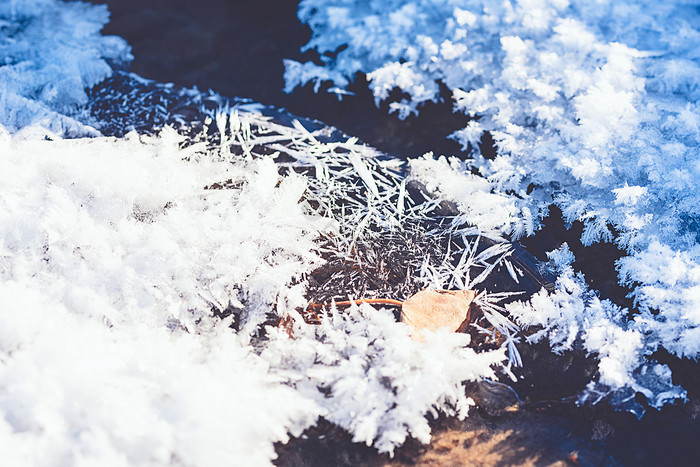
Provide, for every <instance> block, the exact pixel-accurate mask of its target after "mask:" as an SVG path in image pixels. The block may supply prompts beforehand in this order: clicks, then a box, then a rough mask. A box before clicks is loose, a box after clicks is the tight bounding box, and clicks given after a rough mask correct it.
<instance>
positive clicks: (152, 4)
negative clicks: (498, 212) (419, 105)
mask: <svg viewBox="0 0 700 467" xmlns="http://www.w3.org/2000/svg"><path fill="white" fill-rule="evenodd" d="M95 3H107V4H108V5H109V9H110V11H111V12H112V21H111V23H110V24H108V25H107V27H106V28H105V29H104V33H106V34H116V35H119V36H121V37H123V38H124V39H126V40H127V41H128V42H129V44H131V46H132V47H133V54H134V56H135V57H136V58H135V60H134V62H133V64H132V67H131V71H134V72H136V73H138V74H140V75H142V76H144V77H146V78H151V79H154V80H156V81H160V82H175V83H176V84H180V85H183V86H187V87H190V86H198V87H199V88H200V89H203V90H206V89H209V88H210V89H213V90H214V91H216V92H218V93H220V94H222V95H225V96H229V97H234V96H240V97H247V98H251V99H253V100H255V101H257V102H261V103H263V104H269V105H275V106H277V107H285V108H286V109H287V110H289V111H290V112H292V113H294V114H296V115H299V116H302V117H310V118H315V119H318V120H321V121H323V122H325V123H327V124H329V125H333V126H336V127H338V128H339V129H341V130H342V131H344V132H345V133H347V134H349V135H353V136H357V137H359V138H360V139H361V140H363V141H365V142H367V143H368V144H370V145H372V146H374V147H376V148H378V149H381V150H382V151H384V152H387V153H390V154H394V155H398V156H401V157H417V156H420V155H422V154H424V153H425V152H428V151H434V152H435V153H436V154H459V153H460V147H459V145H458V144H456V143H454V142H452V141H449V140H447V139H446V138H445V136H447V135H448V134H450V133H451V132H453V131H454V130H457V129H460V128H463V127H464V125H465V123H466V121H467V118H466V117H465V116H460V115H455V114H453V113H452V104H451V103H450V102H451V99H450V97H449V94H448V93H447V92H443V94H444V96H443V98H444V102H443V103H442V104H429V105H426V106H425V108H424V109H423V110H422V111H421V115H420V117H411V118H408V119H406V120H404V121H401V120H399V119H398V118H397V117H396V116H395V115H390V116H388V112H387V108H386V106H382V107H381V108H377V107H375V105H374V100H373V98H372V96H371V95H370V93H369V90H368V89H367V87H366V86H365V83H364V78H362V77H360V76H358V79H357V81H356V84H354V85H353V86H352V87H351V90H352V91H354V92H356V93H357V95H355V96H345V97H344V99H343V100H342V102H341V101H338V98H337V97H336V96H335V95H332V94H329V93H327V92H324V91H323V90H321V91H320V92H319V93H318V94H315V93H314V92H313V90H312V86H311V85H307V86H305V87H304V88H302V89H297V90H296V91H295V92H294V93H292V94H286V93H284V91H283V87H284V82H283V72H284V66H283V63H282V60H283V59H285V58H289V59H294V60H300V61H306V60H308V59H313V53H312V52H308V53H306V54H301V52H300V51H299V49H300V48H301V47H302V46H303V45H304V44H306V42H307V41H308V39H309V38H310V37H311V31H310V29H309V28H308V27H306V26H305V25H302V24H301V22H299V21H298V20H297V19H296V5H297V2H295V1H293V0H256V1H235V0H233V1H231V0H201V1H190V0H142V1H133V0H111V1H110V0H98V1H96V2H95ZM327 87H328V86H325V88H327ZM436 129H437V131H436Z"/></svg>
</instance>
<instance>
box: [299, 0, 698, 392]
mask: <svg viewBox="0 0 700 467" xmlns="http://www.w3.org/2000/svg"><path fill="white" fill-rule="evenodd" d="M299 18H300V19H301V20H302V21H303V22H305V23H307V24H309V25H310V26H311V28H312V38H311V40H310V41H309V43H308V44H307V45H306V47H305V49H315V50H316V51H317V52H319V54H320V60H321V62H322V63H323V68H319V67H318V66H317V65H314V67H311V65H308V64H296V63H289V64H288V66H287V72H286V75H285V78H286V79H287V83H288V84H289V85H297V84H304V83H305V82H308V81H310V80H317V79H321V80H323V79H330V80H332V81H333V83H332V84H333V85H334V86H337V87H341V88H342V87H343V86H346V83H347V82H348V81H349V80H350V79H352V77H354V76H355V73H357V72H362V73H365V74H366V76H367V79H368V86H369V88H370V90H371V91H372V92H373V93H374V96H375V98H376V99H377V101H382V100H386V99H389V96H390V94H389V91H390V90H392V89H398V90H400V91H402V97H400V98H399V100H398V101H392V102H390V103H389V107H390V111H397V112H398V114H399V117H401V118H405V117H407V116H408V115H410V114H412V113H416V112H418V111H419V109H420V106H421V105H422V104H423V103H425V102H428V101H435V100H437V99H438V98H439V88H438V87H437V85H436V83H438V82H442V83H444V84H445V85H446V86H447V87H448V89H450V90H451V92H452V97H453V103H454V108H455V111H457V112H461V113H465V114H467V115H468V116H470V117H472V118H473V120H471V121H470V122H469V123H468V124H467V126H466V127H465V128H464V129H462V130H459V131H457V132H455V133H453V134H452V135H449V137H451V138H453V139H455V140H457V141H458V142H460V143H462V145H463V147H464V149H465V150H466V151H469V152H470V154H471V155H472V157H473V160H472V161H468V162H467V163H461V162H459V161H452V162H449V161H447V160H445V159H435V158H432V157H429V158H427V159H424V160H419V161H415V162H413V163H412V168H413V170H414V174H415V176H416V177H417V178H419V179H421V180H423V181H425V182H428V183H432V184H433V186H435V187H436V188H438V192H440V193H441V194H442V196H443V197H445V198H447V199H450V200H453V201H455V202H457V203H458V205H459V206H460V207H461V209H462V211H463V215H464V219H465V220H468V221H470V222H472V223H474V224H475V225H476V226H478V227H480V228H483V229H485V230H489V229H493V228H497V229H499V230H500V231H501V232H502V233H503V234H508V235H511V236H513V237H515V238H517V237H518V236H520V235H524V234H530V233H532V231H533V230H534V229H536V228H537V227H538V226H539V219H540V218H541V217H543V216H544V215H545V214H546V213H547V209H548V206H549V205H551V204H552V203H554V204H557V205H558V206H559V207H560V208H561V209H562V211H563V213H564V217H565V220H566V221H567V222H572V221H574V220H580V221H582V222H583V223H584V226H585V227H584V231H583V235H582V241H583V243H584V244H586V245H588V244H591V243H593V242H597V241H601V240H602V241H614V242H616V243H618V244H619V245H620V246H621V247H623V248H624V249H626V250H627V251H628V253H629V256H627V257H625V258H623V259H621V260H620V263H619V272H620V281H621V282H622V283H623V284H628V285H630V286H632V287H633V288H634V298H635V304H636V306H637V307H638V308H639V311H640V314H639V315H638V316H637V317H636V318H634V320H633V321H632V322H626V321H624V320H623V321H616V320H611V321H606V323H608V324H606V325H605V326H604V327H605V328H606V329H607V330H606V331H605V332H604V333H603V334H605V333H608V334H607V335H608V336H609V337H606V338H602V337H601V338H600V339H593V338H592V337H591V339H593V340H595V342H597V344H596V345H595V346H594V347H600V346H603V347H605V348H606V349H607V350H602V347H600V348H599V349H598V350H596V351H601V352H602V353H601V354H600V355H601V357H602V358H603V359H605V358H607V357H605V355H607V354H609V355H610V356H611V358H613V359H614V358H618V359H619V360H620V361H622V360H626V359H628V358H631V357H629V355H632V354H633V355H640V356H641V355H645V354H650V353H652V352H653V351H654V350H656V349H657V348H658V347H663V348H665V349H667V350H668V351H670V352H672V353H674V354H676V355H678V356H681V357H690V358H697V357H698V356H700V333H699V331H698V329H700V328H699V327H698V321H699V320H700V317H699V316H700V315H699V314H698V313H700V307H699V306H698V297H699V295H698V284H699V282H698V280H697V277H698V271H700V246H699V245H698V242H699V241H700V233H699V232H700V227H699V226H700V211H698V206H700V198H698V196H699V195H698V193H700V186H698V183H700V171H699V170H700V164H699V163H698V148H700V124H699V123H700V112H699V110H698V109H699V108H700V107H698V104H699V102H698V99H699V98H700V92H699V91H698V90H699V89H700V73H698V71H699V70H700V67H699V66H700V56H699V55H698V52H697V51H698V46H699V45H700V11H699V10H698V8H697V5H696V3H695V2H688V1H669V2H653V1H644V0H639V1H622V2H620V1H607V0H600V1H588V0H571V1H562V0H535V1H532V0H521V1H512V2H497V1H482V0H462V1H459V0H456V1H443V0H419V1H406V0H391V1H369V2H356V1H352V0H335V1H327V0H303V1H302V2H301V3H300V6H299ZM336 52H337V53H336ZM324 54H325V55H324ZM299 70H303V71H304V73H303V74H301V73H299ZM314 70H320V71H319V72H318V73H316V74H314ZM288 87H289V86H288ZM485 131H488V132H490V133H491V135H492V136H493V137H494V139H495V141H496V145H497V147H498V156H497V157H496V158H495V159H493V160H487V159H486V158H484V157H482V155H481V154H480V145H479V143H480V140H481V137H482V134H483V133H484V132H485ZM445 136H447V135H445ZM472 169H478V171H479V172H480V173H481V174H482V175H483V176H485V177H486V179H487V180H488V183H483V182H479V181H475V179H474V177H473V176H472V175H471V170H472ZM459 177H461V183H460V182H458V181H457V180H458V178H459ZM480 185H482V186H480ZM477 190H478V191H479V192H480V193H478V194H477V192H476V191H477ZM472 199H473V200H474V201H475V202H474V203H472V202H471V200H472ZM477 200H478V201H477ZM489 200H490V202H491V203H492V204H491V206H492V207H493V211H492V213H491V214H489V212H488V211H487V210H484V211H481V210H480V209H481V208H480V207H479V206H482V204H480V203H487V204H483V205H488V202H489ZM613 231H615V232H617V234H616V235H613ZM570 279H571V278H570ZM570 279H565V278H562V280H567V281H568V280H570ZM563 290H569V292H570V294H572V297H571V298H570V299H566V302H567V303H566V304H562V308H557V310H559V311H557V313H560V312H561V313H563V314H562V315H559V317H558V318H557V319H556V320H555V321H556V322H557V323H558V324H556V325H555V326H554V328H552V329H551V330H550V331H551V332H553V333H554V334H550V337H551V338H552V343H553V344H555V345H560V344H562V343H570V342H571V339H573V338H574V337H575V335H581V336H585V335H588V334H587V333H589V332H592V331H593V328H592V326H598V325H597V324H595V323H594V322H590V321H587V320H585V319H584V318H583V315H581V313H584V314H585V313H586V312H585V311H584V309H585V307H584V308H581V307H582V306H584V305H583V303H584V302H585V301H586V300H587V299H585V295H586V294H588V292H587V291H585V290H583V289H579V288H577V287H573V288H570V287H566V286H563V289H560V292H557V293H564V292H563ZM569 292H566V293H569ZM577 294H579V296H578V298H576V295H577ZM580 294H584V295H580ZM557 297H559V298H557ZM559 299H563V298H562V297H561V296H560V295H554V296H553V297H550V298H547V300H546V301H547V303H550V302H549V301H548V300H554V301H555V302H556V301H557V300H559ZM543 300H544V297H543ZM538 306H540V307H543V308H542V309H538V308H537V306H536V307H535V309H533V310H532V312H533V313H536V314H538V316H537V317H532V318H530V320H528V319H526V320H524V321H523V323H524V324H525V323H526V322H532V323H534V322H540V320H544V321H548V320H549V319H550V318H545V316H550V315H549V313H550V312H553V309H551V308H547V307H548V306H549V305H545V303H544V302H542V303H539V305H538ZM603 309H605V307H603V308H602V309H601V312H602V310H603ZM547 310H549V311H547ZM609 311H610V310H608V311H606V313H607V312H609ZM618 314H619V313H618ZM601 316H602V315H601ZM596 322H597V321H596ZM554 329H556V331H555V330H554ZM600 332H602V331H600ZM600 332H599V333H598V334H596V335H598V336H601V335H602V334H600ZM630 332H632V333H641V334H640V335H643V336H645V337H644V339H642V340H639V339H637V338H634V339H630V340H629V341H628V344H629V346H630V348H631V347H639V349H640V352H638V353H636V354H635V353H632V354H626V355H623V353H624V352H625V351H628V350H629V348H627V347H625V346H623V347H625V348H622V347H620V348H614V347H609V346H605V345H604V344H603V343H604V342H608V341H609V340H610V339H612V337H610V336H613V335H617V334H619V333H624V335H631V334H629V333H630ZM563 336H568V337H566V338H564V337H563ZM562 339H563V340H562ZM593 340H591V341H590V342H593ZM591 345H593V344H591ZM621 345H622V344H621ZM640 346H641V347H640ZM607 361H608V360H602V361H601V365H603V364H604V362H607ZM645 361H646V360H645V359H644V358H642V357H640V358H639V359H637V364H636V365H635V364H633V363H632V362H627V363H625V364H621V366H615V365H608V364H607V363H605V365H606V368H608V369H610V371H611V373H608V372H607V371H606V372H603V376H602V377H603V379H606V381H607V384H609V385H610V386H613V387H617V386H619V385H621V384H627V383H625V381H627V382H629V381H631V378H632V373H631V372H632V371H633V370H634V368H635V367H637V366H639V365H642V366H643V365H645ZM613 367H614V368H616V369H615V370H612V368H613ZM602 368H603V367H601V369H602ZM618 370H619V372H618ZM612 373H618V374H617V376H616V377H610V378H609V379H607V377H606V376H605V375H606V374H607V375H609V374H612ZM622 373H626V374H627V376H625V377H623V376H622Z"/></svg>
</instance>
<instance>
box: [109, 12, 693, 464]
mask: <svg viewBox="0 0 700 467" xmlns="http://www.w3.org/2000/svg"><path fill="white" fill-rule="evenodd" d="M95 3H107V4H108V5H109V8H110V10H111V11H112V22H111V23H110V24H109V25H108V26H107V27H106V28H105V31H104V32H105V33H107V34H116V35H119V36H121V37H123V38H125V39H126V40H127V41H128V42H129V43H130V44H131V45H132V47H133V53H134V56H135V60H134V62H133V65H132V67H131V71H134V72H136V73H138V74H140V75H142V76H144V77H147V78H151V79H154V80H156V81H159V82H175V83H176V84H180V85H183V86H187V87H191V86H195V85H196V86H198V87H199V88H200V89H209V88H211V89H213V90H214V91H216V92H218V93H220V94H222V95H226V96H241V97H248V98H252V99H253V100H255V101H258V102H262V103H265V104H270V105H275V106H278V107H286V108H287V109H288V110H289V111H290V112H292V113H295V114H298V115H301V116H306V117H312V118H317V119H319V120H322V121H324V122H326V123H328V124H331V125H334V126H336V127H338V128H340V129H341V130H343V131H344V132H346V133H348V134H351V135H355V136H358V137H360V138H361V139H363V140H364V141H365V142H367V143H369V144H371V145H372V146H375V147H377V148H379V149H381V150H383V151H385V152H388V153H392V154H399V155H401V156H403V157H416V156H420V155H422V154H423V153H424V152H427V151H435V152H436V153H438V154H441V153H446V154H456V155H460V154H462V152H461V150H460V148H459V147H458V146H457V145H456V144H454V143H452V142H450V141H448V140H447V139H446V138H445V136H446V135H447V134H449V133H451V132H452V131H454V130H456V129H459V128H462V127H463V126H464V124H465V118H466V117H464V116H460V115H456V114H453V113H452V109H451V105H450V104H449V102H450V100H449V96H448V95H447V93H445V95H444V102H443V103H440V104H431V105H427V106H426V107H425V108H424V109H423V110H422V112H421V115H420V117H418V118H416V117H411V118H409V119H407V120H405V121H401V120H399V119H398V118H397V117H395V116H392V115H388V114H387V109H386V108H379V109H377V108H376V107H375V106H374V103H373V99H372V97H371V96H370V95H369V92H368V91H367V90H366V88H365V87H364V86H363V79H362V78H361V77H358V80H357V81H358V82H359V83H360V84H358V85H354V86H353V87H352V90H353V91H355V92H356V93H357V95H356V96H347V97H345V98H344V100H343V101H342V102H339V101H338V100H337V98H336V97H335V96H333V95H330V94H328V93H324V92H321V93H319V94H314V93H313V91H312V90H311V88H310V87H309V86H307V87H305V88H304V89H300V90H297V91H295V92H294V93H293V94H290V95H288V94H285V93H284V92H283V91H282V88H283V82H282V74H283V65H282V59H284V58H291V59H297V60H307V59H310V58H313V57H312V56H311V55H310V54H307V55H305V56H304V55H302V54H301V53H300V52H299V48H300V47H301V46H302V45H304V44H305V43H306V42H307V40H308V38H309V36H310V31H309V30H308V29H307V28H306V27H305V26H303V25H301V24H300V23H299V21H298V20H297V19H296V2H294V1H290V0H258V1H255V2H248V1H233V0H199V1H197V2H192V1H188V0H97V1H95ZM485 144H486V145H488V141H485ZM462 155H463V154H462ZM576 229H577V226H576V225H574V226H573V227H572V229H570V230H567V229H566V226H564V224H563V222H562V221H561V217H560V216H558V213H557V212H556V211H553V212H552V216H550V218H549V219H548V220H546V227H545V229H544V230H543V232H542V233H541V234H538V235H537V236H536V237H535V238H534V239H531V240H527V241H525V242H524V244H525V246H526V247H527V249H528V250H529V251H530V252H531V253H532V254H533V255H534V256H537V257H538V258H539V259H540V260H544V259H545V257H544V252H545V251H548V250H552V249H555V248H557V247H558V246H559V245H560V244H561V243H562V242H564V241H566V242H568V243H569V246H570V247H571V249H572V251H574V253H576V256H577V258H578V261H577V263H576V264H575V265H574V266H575V267H576V268H578V269H579V270H583V271H585V272H586V274H587V277H588V280H589V281H590V283H591V285H592V286H593V287H594V288H595V289H597V290H600V291H601V295H602V296H604V297H609V298H611V299H613V300H614V301H615V302H617V303H619V304H621V305H625V306H631V305H633V304H632V303H631V302H630V301H629V299H627V298H626V295H627V293H628V291H627V290H626V289H624V288H621V287H619V286H618V285H617V280H616V275H615V273H614V261H615V260H616V259H617V258H619V257H620V255H621V252H619V251H617V250H616V249H615V248H614V247H613V246H610V245H601V246H596V247H593V248H591V247H583V246H582V245H580V243H577V240H576V239H577V238H578V235H577V232H576ZM579 233H580V232H579ZM318 281H319V283H322V282H323V281H322V277H320V278H318ZM521 353H522V355H523V359H524V361H525V368H524V369H523V370H522V372H521V374H520V376H521V379H519V381H518V382H517V383H515V384H514V385H513V386H514V387H515V389H516V390H517V391H518V393H519V395H520V397H521V399H522V404H521V405H520V409H519V410H517V411H515V412H502V413H501V412H500V411H498V410H497V411H495V412H494V411H490V410H487V407H484V408H482V409H480V410H475V411H474V414H473V416H471V417H469V418H468V419H467V420H466V421H458V420H454V419H438V420H435V421H434V422H433V424H432V425H433V432H434V436H433V441H432V443H431V444H430V445H428V446H423V445H421V444H420V443H418V442H416V441H409V442H407V443H406V445H405V446H403V447H402V448H400V449H399V450H397V452H396V455H395V457H394V458H393V459H392V458H389V457H388V456H385V455H379V454H378V453H377V452H376V451H375V450H374V449H371V448H368V447H366V446H363V445H357V444H354V443H352V440H351V438H350V436H349V435H348V434H347V433H346V432H344V431H343V430H341V429H339V428H337V427H335V426H333V425H331V424H329V423H327V422H321V423H319V424H318V425H317V426H315V427H313V428H311V429H309V430H308V431H307V432H306V433H305V434H304V435H303V436H301V437H299V438H297V439H294V440H292V441H290V442H289V443H287V444H285V445H279V446H278V447H277V452H278V455H279V458H278V465H285V466H287V465H416V464H418V465H616V464H622V465H695V462H697V460H696V458H697V457H698V456H699V455H700V445H698V442H697V441H698V440H700V403H698V396H699V394H697V392H695V391H697V389H698V388H700V383H699V382H698V377H697V375H698V374H700V372H699V371H698V365H697V363H695V362H688V361H680V360H678V359H677V358H675V357H671V356H668V355H659V359H660V361H663V362H664V363H668V364H669V365H670V366H671V367H672V368H673V369H674V373H675V374H676V378H677V379H679V381H680V382H683V383H685V385H686V387H688V388H689V389H691V391H690V396H691V401H690V402H689V403H688V404H686V405H683V406H673V407H668V408H666V409H664V410H663V411H662V412H657V411H655V410H649V411H647V415H646V416H645V417H644V419H643V420H642V421H641V422H640V421H638V420H637V419H636V418H635V417H633V416H632V415H630V414H626V413H620V412H615V411H614V410H612V409H610V408H609V407H608V406H606V405H604V404H599V405H598V406H594V407H592V408H591V407H584V408H580V407H577V406H576V405H575V404H574V403H573V401H574V400H575V396H576V394H577V393H578V392H579V391H580V390H581V389H582V388H583V386H584V385H585V383H586V382H587V381H589V380H590V378H591V376H592V375H593V374H594V373H595V371H596V369H595V364H594V363H592V360H591V359H589V358H586V356H585V355H583V354H582V353H580V352H579V353H576V352H570V353H565V354H564V355H561V356H557V355H554V354H552V353H551V352H550V351H549V349H548V348H547V347H546V346H544V345H539V346H522V347H521ZM472 389H473V388H472Z"/></svg>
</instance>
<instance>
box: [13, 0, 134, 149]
mask: <svg viewBox="0 0 700 467" xmlns="http://www.w3.org/2000/svg"><path fill="white" fill-rule="evenodd" d="M108 19H109V13H108V11H107V7H106V5H99V6H93V5H90V4H87V3H82V2H62V1H58V0H23V1H16V0H11V1H4V2H2V3H1V4H0V56H1V57H2V63H0V87H1V88H2V93H1V96H0V125H3V126H5V127H6V128H8V129H10V130H13V131H14V130H18V129H20V128H23V127H26V126H30V125H33V124H41V125H42V126H44V127H45V128H48V129H50V130H52V131H53V132H54V133H57V134H65V135H73V136H81V135H96V134H97V132H96V131H95V130H94V129H91V128H89V127H86V126H85V125H83V124H80V123H78V121H76V119H74V118H73V117H74V116H75V115H76V114H77V113H78V112H79V111H80V108H81V107H82V106H84V105H85V104H87V102H88V96H87V94H86V92H85V90H86V89H87V88H90V87H92V86H93V85H95V84H97V83H99V82H100V81H102V80H103V79H105V78H106V77H108V76H110V75H111V73H112V67H113V66H123V65H124V64H126V63H128V62H129V61H130V60H131V54H130V52H129V50H130V48H129V46H128V45H127V44H126V42H124V41H123V40H122V39H120V38H118V37H113V36H102V35H100V30H101V29H102V27H103V26H104V25H105V24H106V23H107V21H108Z"/></svg>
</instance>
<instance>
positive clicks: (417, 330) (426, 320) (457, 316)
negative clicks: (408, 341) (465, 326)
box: [401, 290, 476, 340]
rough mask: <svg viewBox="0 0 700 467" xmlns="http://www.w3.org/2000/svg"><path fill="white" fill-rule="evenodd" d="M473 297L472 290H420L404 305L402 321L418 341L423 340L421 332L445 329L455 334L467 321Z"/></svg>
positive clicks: (474, 294) (474, 293)
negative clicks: (411, 329)
mask: <svg viewBox="0 0 700 467" xmlns="http://www.w3.org/2000/svg"><path fill="white" fill-rule="evenodd" d="M475 296H476V292H474V291H473V290H421V291H420V292H418V293H417V294H415V295H413V296H412V297H410V298H409V299H408V300H406V301H405V302H404V303H403V306H402V307H401V322H403V323H406V324H408V325H409V326H410V327H411V328H413V333H412V337H414V338H416V339H418V340H422V339H423V337H422V335H421V332H422V331H423V330H429V331H435V330H437V329H439V328H442V327H446V328H448V329H449V330H450V331H452V332H454V331H457V330H458V329H459V328H460V326H461V325H462V323H463V322H464V321H465V320H469V306H470V305H471V303H472V302H473V301H474V297H475Z"/></svg>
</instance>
